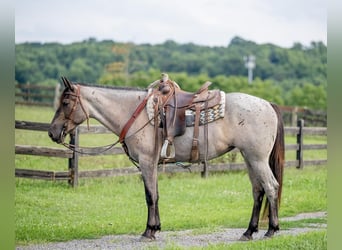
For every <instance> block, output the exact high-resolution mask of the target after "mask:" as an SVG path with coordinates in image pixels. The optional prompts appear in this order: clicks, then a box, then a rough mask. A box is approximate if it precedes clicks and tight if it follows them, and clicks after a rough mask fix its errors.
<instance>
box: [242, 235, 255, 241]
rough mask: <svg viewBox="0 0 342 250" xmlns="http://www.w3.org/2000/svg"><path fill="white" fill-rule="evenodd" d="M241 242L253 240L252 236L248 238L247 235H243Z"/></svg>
mask: <svg viewBox="0 0 342 250" xmlns="http://www.w3.org/2000/svg"><path fill="white" fill-rule="evenodd" d="M239 240H240V241H249V240H253V237H252V235H251V236H247V235H244V234H243V235H242V236H241V237H240V239H239Z"/></svg>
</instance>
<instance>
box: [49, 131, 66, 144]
mask: <svg viewBox="0 0 342 250" xmlns="http://www.w3.org/2000/svg"><path fill="white" fill-rule="evenodd" d="M48 135H49V137H50V138H51V140H52V141H54V142H56V143H58V144H61V143H63V142H64V138H65V136H66V134H65V130H64V129H62V130H61V132H60V133H54V132H53V131H52V130H51V129H49V131H48Z"/></svg>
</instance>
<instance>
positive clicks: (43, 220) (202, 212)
mask: <svg viewBox="0 0 342 250" xmlns="http://www.w3.org/2000/svg"><path fill="white" fill-rule="evenodd" d="M53 113H54V111H53V110H52V108H41V107H39V108H36V107H29V108H27V107H25V106H17V107H16V110H15V118H16V119H17V120H27V121H37V122H50V121H51V119H52V116H53ZM114 139H116V138H115V136H112V135H103V136H100V137H98V136H92V135H89V136H88V135H87V136H86V135H82V138H81V144H82V145H85V146H96V145H105V144H108V143H111V142H113V140H114ZM308 139H309V140H310V141H312V143H326V138H324V137H309V138H308ZM293 140H294V138H291V137H287V138H286V141H289V142H290V143H294V141H293ZM291 141H292V142H291ZM304 141H306V139H305V140H304ZM15 143H16V144H26V145H40V146H42V145H44V146H51V147H61V146H59V145H57V144H55V143H53V142H51V140H49V138H48V136H47V134H46V133H45V132H36V131H24V130H16V132H15ZM307 152H308V155H307V157H312V158H314V159H320V158H322V159H324V158H326V150H320V151H317V150H315V151H307ZM292 153H294V151H293V152H291V151H290V152H287V156H288V157H291V154H292ZM288 154H289V155H288ZM305 154H306V152H305ZM224 157H231V156H224ZM222 160H226V159H225V158H223V159H222ZM237 160H241V159H237ZM15 164H16V167H19V168H29V169H44V170H56V171H57V170H58V171H65V170H66V169H67V160H66V159H59V158H50V157H38V156H25V155H16V157H15ZM122 166H132V164H131V163H130V161H129V160H127V157H126V156H124V155H122V156H96V157H81V158H80V170H84V169H97V168H113V167H122ZM15 182H16V183H15V184H16V194H15V235H16V243H17V244H18V245H21V244H31V243H41V242H53V241H67V240H72V239H82V238H94V237H100V236H103V235H110V234H127V233H132V234H137V235H138V234H140V233H142V232H143V230H144V227H145V225H146V214H147V210H146V205H145V197H144V192H143V184H142V181H141V178H140V177H139V176H126V177H125V176H122V177H113V178H102V179H97V178H93V179H81V180H80V183H79V187H78V188H76V189H72V188H69V187H68V184H67V183H66V182H47V181H41V180H30V179H20V178H17V179H16V180H15ZM326 182H327V168H326V166H321V167H305V168H304V169H303V170H297V169H295V168H286V169H285V177H284V188H283V196H282V197H283V200H282V205H281V209H280V217H287V216H292V215H296V214H298V213H302V212H313V211H326V209H327V188H326V185H327V183H326ZM159 192H160V215H161V220H162V229H163V230H167V231H171V230H183V229H195V230H197V231H199V232H201V231H202V230H219V228H221V227H247V224H248V220H249V217H250V213H251V209H252V196H251V185H250V182H249V178H248V176H247V174H246V172H245V171H240V172H234V173H220V174H214V173H212V174H210V176H209V178H208V179H202V178H201V177H200V176H199V174H190V173H183V174H161V175H160V176H159ZM305 223H308V222H306V221H302V222H301V223H296V222H283V223H282V224H281V227H284V228H289V227H293V226H295V225H299V226H300V225H305ZM287 237H288V238H287ZM277 238H278V237H277ZM279 238H280V240H279V241H280V242H282V241H284V243H280V244H281V245H284V249H291V248H290V246H291V244H290V245H289V244H287V243H286V241H288V240H291V241H293V242H297V243H296V244H295V243H294V244H293V245H292V246H302V245H303V247H304V245H305V244H306V242H308V241H313V242H316V241H317V239H320V240H322V239H325V243H324V241H323V243H320V244H321V245H319V244H318V246H322V244H323V245H324V244H326V233H325V232H322V233H320V232H318V233H317V235H316V234H311V233H310V234H305V235H301V236H298V237H293V238H291V237H290V236H284V240H282V239H283V237H279ZM286 239H287V240H286ZM271 242H273V240H272V241H265V242H264V241H263V242H260V243H258V242H256V243H255V244H260V245H261V246H260V249H261V248H262V246H265V247H266V248H267V249H272V248H273V247H274V246H272V244H273V243H271ZM316 243H317V242H316ZM248 244H249V243H246V244H243V245H241V246H243V249H252V248H253V247H254V246H255V245H252V246H253V247H251V248H244V247H249V245H248ZM252 244H254V243H252ZM263 244H271V245H270V246H267V245H263ZM212 247H213V248H208V249H224V248H225V246H212ZM216 247H218V248H216ZM221 247H222V248H221ZM229 247H230V246H229ZM172 249H173V248H172ZM233 249H235V248H233ZM236 249H240V248H236ZM253 249H254V248H253ZM262 249H264V248H262ZM296 249H301V248H296ZM302 249H305V248H302ZM310 249H315V248H310ZM317 249H319V248H317ZM322 249H324V248H322Z"/></svg>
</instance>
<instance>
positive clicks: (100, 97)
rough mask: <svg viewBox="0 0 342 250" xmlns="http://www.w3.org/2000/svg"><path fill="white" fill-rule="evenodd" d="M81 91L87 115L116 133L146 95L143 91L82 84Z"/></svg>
mask: <svg viewBox="0 0 342 250" xmlns="http://www.w3.org/2000/svg"><path fill="white" fill-rule="evenodd" d="M81 91H82V92H81V95H82V98H83V99H84V100H85V102H86V106H87V108H88V112H89V117H91V118H94V119H95V120H97V121H99V122H100V123H101V124H102V125H104V126H105V127H107V128H108V129H110V130H111V131H112V132H114V133H115V134H117V135H119V134H120V132H121V130H122V128H123V127H124V125H125V124H126V122H127V121H128V119H129V118H130V117H131V115H132V114H133V112H134V110H135V108H136V107H137V106H138V104H139V103H140V102H141V101H142V100H143V98H144V97H145V95H146V92H144V91H133V90H122V89H110V88H108V89H107V88H97V87H84V86H83V87H82V89H81Z"/></svg>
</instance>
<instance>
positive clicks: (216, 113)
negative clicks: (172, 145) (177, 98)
mask: <svg viewBox="0 0 342 250" xmlns="http://www.w3.org/2000/svg"><path fill="white" fill-rule="evenodd" d="M220 94H221V101H220V103H219V104H218V105H216V106H214V107H212V108H208V109H207V110H205V109H203V110H201V112H200V122H199V123H200V124H199V125H204V124H206V121H207V123H210V122H213V121H215V120H218V119H220V118H223V117H224V112H225V107H226V94H225V93H224V92H223V91H220ZM153 98H154V96H153V95H152V96H151V97H150V98H149V99H148V101H147V104H146V112H147V115H148V119H149V120H150V123H151V124H152V125H154V119H153V118H154V102H153ZM206 112H207V113H206ZM185 120H186V126H187V127H193V126H194V124H195V111H193V110H191V109H187V110H186V111H185ZM158 122H160V119H159V121H158Z"/></svg>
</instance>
